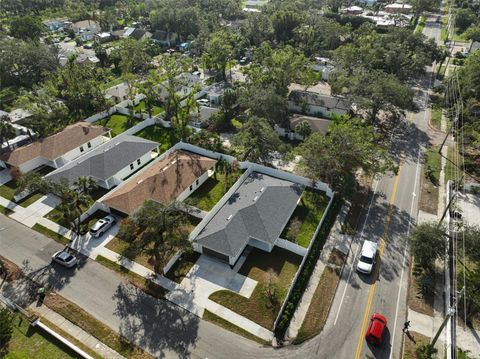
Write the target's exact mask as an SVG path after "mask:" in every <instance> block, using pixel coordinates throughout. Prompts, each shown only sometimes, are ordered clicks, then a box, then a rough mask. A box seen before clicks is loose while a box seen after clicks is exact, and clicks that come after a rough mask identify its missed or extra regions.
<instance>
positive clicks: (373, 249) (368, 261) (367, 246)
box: [357, 241, 378, 274]
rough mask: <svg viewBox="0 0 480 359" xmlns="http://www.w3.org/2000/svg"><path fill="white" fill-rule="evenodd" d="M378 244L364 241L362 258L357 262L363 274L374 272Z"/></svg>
mask: <svg viewBox="0 0 480 359" xmlns="http://www.w3.org/2000/svg"><path fill="white" fill-rule="evenodd" d="M377 250H378V245H377V242H373V241H365V242H363V246H362V252H361V254H360V259H359V260H358V263H357V271H358V272H360V273H363V274H370V273H372V270H373V266H374V265H375V261H376V258H377Z"/></svg>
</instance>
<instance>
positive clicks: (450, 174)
mask: <svg viewBox="0 0 480 359" xmlns="http://www.w3.org/2000/svg"><path fill="white" fill-rule="evenodd" d="M447 158H448V159H449V160H450V161H448V160H447V163H446V165H445V184H447V182H448V181H449V180H451V181H453V180H455V178H457V177H458V179H460V177H461V176H462V174H461V173H460V170H459V169H457V167H456V166H455V164H456V163H461V161H462V160H461V157H460V154H457V155H455V149H454V148H453V146H448V151H447ZM457 160H458V162H457Z"/></svg>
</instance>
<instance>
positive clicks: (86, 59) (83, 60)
mask: <svg viewBox="0 0 480 359" xmlns="http://www.w3.org/2000/svg"><path fill="white" fill-rule="evenodd" d="M75 62H76V63H77V64H88V65H93V66H97V64H99V63H100V59H99V58H98V57H96V56H95V55H86V54H78V56H76V57H75Z"/></svg>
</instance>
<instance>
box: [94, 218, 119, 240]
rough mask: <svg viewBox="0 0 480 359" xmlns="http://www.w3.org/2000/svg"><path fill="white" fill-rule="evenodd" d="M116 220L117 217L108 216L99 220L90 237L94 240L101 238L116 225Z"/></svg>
mask: <svg viewBox="0 0 480 359" xmlns="http://www.w3.org/2000/svg"><path fill="white" fill-rule="evenodd" d="M115 222H116V220H115V217H113V216H111V215H108V216H105V217H103V218H102V219H99V220H98V221H97V222H95V224H94V225H93V226H92V228H91V229H90V235H91V236H92V237H93V238H98V237H101V236H102V235H103V234H104V233H105V232H106V231H108V230H109V229H110V228H111V227H112V226H113V225H114V224H115Z"/></svg>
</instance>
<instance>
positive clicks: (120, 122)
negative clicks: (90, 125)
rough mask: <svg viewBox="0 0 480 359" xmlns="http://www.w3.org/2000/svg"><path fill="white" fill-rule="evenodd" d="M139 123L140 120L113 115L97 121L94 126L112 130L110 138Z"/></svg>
mask: <svg viewBox="0 0 480 359" xmlns="http://www.w3.org/2000/svg"><path fill="white" fill-rule="evenodd" d="M140 121H142V120H141V119H138V118H133V119H130V117H129V116H127V115H122V114H115V115H112V116H110V117H106V118H104V119H102V120H100V121H97V122H96V124H98V125H102V126H105V127H108V128H110V129H111V130H112V136H118V135H119V134H121V133H122V132H124V131H125V130H128V129H129V128H130V127H133V126H135V125H136V124H137V123H139V122H140Z"/></svg>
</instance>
